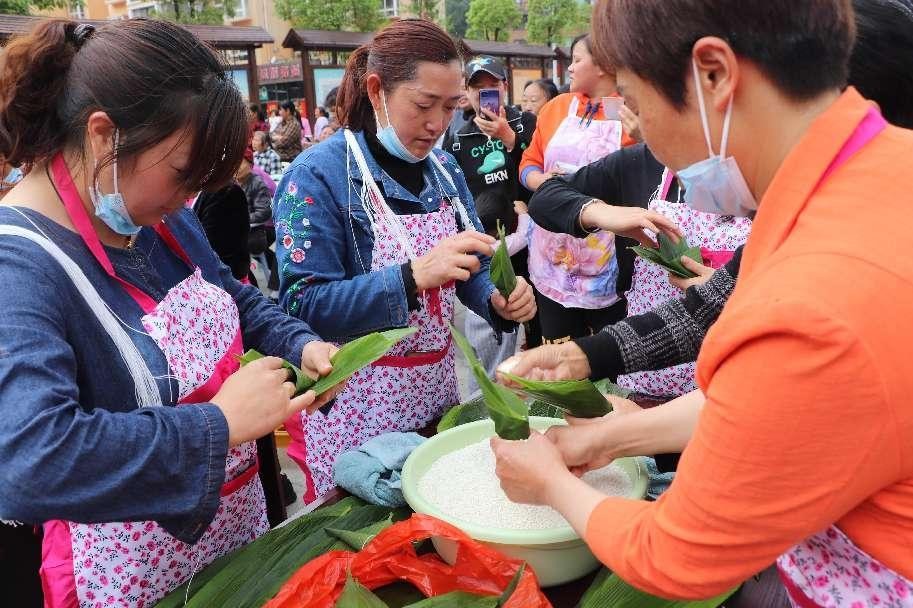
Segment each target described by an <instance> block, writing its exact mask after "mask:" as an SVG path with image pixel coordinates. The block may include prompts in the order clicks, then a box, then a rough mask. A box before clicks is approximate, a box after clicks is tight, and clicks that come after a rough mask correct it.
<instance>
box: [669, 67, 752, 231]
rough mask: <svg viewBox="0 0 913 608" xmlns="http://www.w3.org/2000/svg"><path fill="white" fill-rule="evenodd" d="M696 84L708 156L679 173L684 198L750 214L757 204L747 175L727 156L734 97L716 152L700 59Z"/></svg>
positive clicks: (710, 209) (712, 209) (722, 211)
mask: <svg viewBox="0 0 913 608" xmlns="http://www.w3.org/2000/svg"><path fill="white" fill-rule="evenodd" d="M691 67H692V68H693V72H694V87H695V89H696V90H697V100H698V105H699V106H700V110H701V123H702V125H703V127H704V138H705V139H706V140H707V151H708V153H709V158H707V159H705V160H702V161H700V162H698V163H695V164H693V165H691V166H689V167H686V168H684V169H682V170H681V171H679V172H678V173H676V176H677V177H678V179H679V180H680V181H681V183H682V185H683V186H684V187H685V196H684V199H685V202H686V203H687V204H688V205H689V206H691V207H692V208H693V209H696V210H697V211H704V212H707V213H715V214H717V215H732V216H735V217H748V216H749V215H752V214H753V213H754V212H755V211H756V210H757V208H758V202H757V201H756V200H755V198H754V195H753V194H752V193H751V190H749V189H748V184H747V183H746V182H745V177H744V176H743V175H742V172H741V171H740V170H739V165H738V163H736V160H735V158H734V157H732V156H730V157H728V158H727V157H726V144H727V143H728V141H729V122H730V119H731V118H732V98H730V99H729V106H728V107H727V108H726V117H725V118H724V119H723V139H722V141H721V142H720V154H719V156H716V155H714V153H713V145H712V144H711V142H710V125H709V123H708V119H707V110H706V107H705V105H704V91H703V90H702V89H701V84H700V78H699V74H698V70H697V63H695V62H694V60H692V62H691Z"/></svg>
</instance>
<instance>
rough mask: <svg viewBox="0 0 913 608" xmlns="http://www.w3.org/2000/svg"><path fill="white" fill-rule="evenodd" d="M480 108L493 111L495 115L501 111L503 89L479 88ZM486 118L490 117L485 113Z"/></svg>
mask: <svg viewBox="0 0 913 608" xmlns="http://www.w3.org/2000/svg"><path fill="white" fill-rule="evenodd" d="M479 108H480V109H482V110H484V111H486V112H491V113H492V114H493V115H494V116H495V117H497V116H499V115H500V113H501V90H500V89H481V90H479ZM483 117H484V118H489V117H487V116H485V115H484V114H483Z"/></svg>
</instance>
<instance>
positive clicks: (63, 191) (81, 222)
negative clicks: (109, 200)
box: [51, 152, 194, 313]
mask: <svg viewBox="0 0 913 608" xmlns="http://www.w3.org/2000/svg"><path fill="white" fill-rule="evenodd" d="M51 179H52V180H53V181H54V186H55V187H56V188H57V191H58V193H59V194H60V198H61V199H62V200H63V206H64V209H66V212H67V215H68V216H69V217H70V221H71V222H73V227H74V228H76V231H77V232H78V233H79V236H80V237H82V240H83V242H84V243H85V245H86V247H88V248H89V251H91V252H92V256H93V257H94V258H95V260H96V261H97V262H98V263H99V264H100V265H101V267H102V268H104V270H105V272H106V273H108V276H110V277H111V278H113V279H115V280H116V281H117V282H118V283H120V284H121V286H122V287H123V288H124V290H126V292H127V293H128V294H130V297H131V298H133V300H134V301H135V302H136V303H137V304H139V306H140V308H142V309H143V312H145V313H150V312H152V311H153V310H155V307H156V305H157V304H158V303H157V302H156V301H155V300H154V299H153V298H152V297H151V296H149V294H147V293H146V292H144V291H143V290H141V289H140V288H138V287H137V286H135V285H133V284H132V283H130V282H129V281H126V280H124V279H123V278H121V277H120V276H118V275H117V272H116V271H115V270H114V265H113V264H111V259H110V258H109V257H108V254H107V253H106V252H105V248H104V246H103V245H102V243H101V239H99V238H98V234H97V233H96V232H95V228H94V227H93V226H92V220H90V219H89V214H88V212H86V208H85V206H84V205H83V204H82V197H80V196H79V191H78V190H77V189H76V185H75V184H74V183H73V177H72V175H70V170H69V169H68V168H67V164H66V161H65V160H64V158H63V154H62V153H60V152H58V153H57V154H56V155H55V156H54V158H53V160H52V161H51ZM155 231H156V233H157V234H158V235H159V236H160V237H161V238H162V240H164V241H165V244H167V245H168V247H169V249H171V250H172V251H173V252H174V253H175V254H176V255H177V256H178V257H179V258H181V260H183V261H184V262H185V263H186V264H187V265H188V266H190V268H191V269H192V268H193V267H194V265H193V264H192V263H191V261H190V258H189V257H188V256H187V253H186V252H185V251H184V248H183V247H181V245H180V243H178V241H177V239H176V238H174V235H173V234H172V233H171V231H170V230H169V229H168V227H167V226H165V225H164V223H161V224H158V225H156V226H155Z"/></svg>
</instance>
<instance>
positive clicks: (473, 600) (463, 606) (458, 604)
mask: <svg viewBox="0 0 913 608" xmlns="http://www.w3.org/2000/svg"><path fill="white" fill-rule="evenodd" d="M497 606H498V598H497V597H494V596H492V595H476V594H474V593H466V592H465V591H451V592H450V593H445V594H444V595H437V596H435V597H428V598H425V599H423V600H422V601H420V602H416V603H414V604H409V605H408V606H406V608H496V607H497Z"/></svg>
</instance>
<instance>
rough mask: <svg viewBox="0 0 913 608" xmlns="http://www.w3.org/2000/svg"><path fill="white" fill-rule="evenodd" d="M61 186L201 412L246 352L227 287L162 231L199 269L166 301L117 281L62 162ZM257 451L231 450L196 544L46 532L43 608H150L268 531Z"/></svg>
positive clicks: (185, 396) (140, 531)
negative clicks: (219, 284) (212, 514)
mask: <svg viewBox="0 0 913 608" xmlns="http://www.w3.org/2000/svg"><path fill="white" fill-rule="evenodd" d="M52 169H53V179H54V183H55V186H56V187H57V189H58V191H59V192H60V196H61V198H62V199H63V201H64V205H65V207H66V210H67V213H68V214H69V216H70V219H71V221H72V222H73V225H74V226H75V227H76V229H77V231H78V232H79V234H80V236H82V238H83V241H84V242H85V243H86V246H87V247H88V248H89V249H90V250H91V251H92V253H93V255H94V256H95V258H96V259H97V260H98V262H99V263H100V264H101V265H102V266H103V267H104V268H105V270H107V272H108V274H109V275H110V276H111V277H112V278H113V279H115V280H117V281H118V282H119V283H120V284H121V285H122V286H123V287H124V289H125V290H126V291H127V292H128V293H129V294H130V295H131V297H133V298H134V300H136V302H137V303H138V304H139V305H140V306H141V307H142V309H143V311H144V312H145V313H146V314H145V316H143V318H142V324H143V328H144V329H145V330H146V332H147V333H148V334H149V336H150V337H152V339H153V340H155V342H156V344H158V346H159V348H161V350H162V352H163V353H164V355H165V358H166V359H167V361H168V367H169V370H170V373H171V374H172V375H174V376H175V377H176V378H177V381H178V386H179V391H180V398H179V401H178V403H200V402H205V401H208V400H209V399H211V398H212V397H213V396H214V395H215V394H216V392H218V390H219V388H220V387H221V385H222V383H223V382H224V380H225V378H227V377H228V376H229V375H231V374H232V373H233V372H234V371H235V370H237V369H238V361H237V359H236V356H237V355H240V354H241V353H242V350H243V349H242V343H241V327H240V324H239V317H238V308H237V306H236V305H235V302H234V300H233V299H232V297H231V296H230V295H229V294H228V293H227V292H226V291H224V290H223V289H221V288H220V287H217V286H215V285H213V284H211V283H208V282H207V281H206V280H204V279H203V277H202V274H201V272H200V269H199V268H197V267H195V266H194V265H193V263H192V262H191V260H190V259H189V258H188V256H187V254H186V253H185V252H184V250H183V248H182V247H181V245H180V244H179V243H178V242H177V240H176V239H175V238H174V236H173V235H172V234H171V232H170V231H169V230H168V227H167V226H166V225H165V223H164V222H163V223H162V224H159V225H158V226H156V228H155V230H156V232H157V233H158V234H159V236H160V237H161V238H162V239H163V240H164V242H165V243H166V244H167V245H168V247H169V248H170V249H171V250H172V251H173V252H174V253H175V254H176V255H177V256H178V257H180V258H181V259H182V260H183V261H184V262H185V263H186V264H187V265H188V267H190V268H192V269H193V272H192V273H191V274H190V276H189V277H187V278H186V279H184V280H183V281H181V282H180V283H178V284H177V285H175V286H174V287H173V288H171V289H170V290H169V291H168V293H167V294H166V296H165V298H164V299H163V300H162V301H161V302H156V301H155V300H153V299H152V298H151V297H150V296H149V295H147V294H146V293H144V292H143V291H141V290H139V289H138V288H137V287H135V286H134V285H132V284H130V283H129V282H127V281H125V280H124V279H122V278H120V277H118V276H117V274H116V272H115V271H114V267H113V266H112V264H111V262H110V260H109V259H108V256H107V254H106V253H105V251H104V248H103V247H102V245H101V242H100V241H99V239H98V235H97V234H96V233H95V231H94V229H93V228H92V224H91V221H90V220H89V216H88V214H87V213H86V210H85V208H84V207H83V204H82V201H81V200H80V197H79V194H78V192H77V191H76V188H75V186H74V185H73V182H72V178H71V177H70V174H69V172H68V170H67V167H66V164H65V163H64V161H63V158H62V156H60V155H58V156H57V157H55V159H54V161H53V163H52ZM258 469H259V466H258V463H257V451H256V445H255V443H254V442H248V443H245V444H242V445H240V446H238V447H235V448H232V449H231V450H229V453H228V456H227V458H226V463H225V479H226V480H227V481H226V483H225V484H224V485H223V486H222V490H221V492H220V496H221V498H220V501H219V507H218V510H217V512H216V515H215V518H214V519H213V521H212V522H211V523H210V525H209V527H208V528H207V529H206V531H205V532H204V534H203V536H202V538H201V539H200V540H199V541H198V542H197V543H196V544H194V545H189V544H187V543H184V542H181V541H179V540H177V539H176V538H174V537H173V536H171V535H170V534H169V533H168V532H166V531H165V530H164V529H163V528H162V527H161V526H159V525H158V524H157V523H156V522H154V521H134V522H116V523H115V522H112V523H97V524H81V523H75V522H66V521H51V522H47V523H46V524H45V525H44V529H45V538H44V542H43V559H42V568H41V577H42V585H43V588H44V594H45V606H46V607H52V608H63V607H66V608H72V607H75V606H79V607H80V608H102V607H108V606H125V607H126V606H129V607H135V608H142V607H143V606H152V605H154V604H155V603H156V602H157V601H158V600H160V599H161V598H162V597H164V596H165V595H167V594H168V593H169V592H170V591H172V590H173V589H175V588H176V587H178V586H179V585H181V584H182V583H183V582H184V581H186V580H187V579H189V578H190V577H191V575H192V574H193V573H194V572H196V571H198V570H200V569H202V568H203V567H205V566H206V565H208V564H209V563H211V562H212V561H213V560H215V559H216V558H218V557H220V556H222V555H225V554H226V553H228V552H230V551H232V550H234V549H235V548H237V547H239V546H241V545H243V544H246V543H248V542H250V541H252V540H254V539H255V538H257V537H258V536H260V535H261V534H263V533H264V532H266V530H267V529H268V528H269V523H268V521H267V518H266V502H265V499H264V495H263V488H262V486H261V485H260V479H259V477H258V476H257V472H258Z"/></svg>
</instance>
